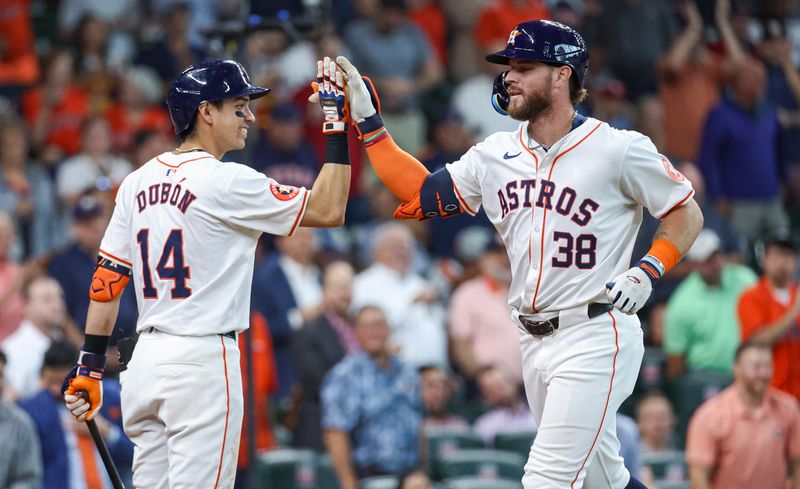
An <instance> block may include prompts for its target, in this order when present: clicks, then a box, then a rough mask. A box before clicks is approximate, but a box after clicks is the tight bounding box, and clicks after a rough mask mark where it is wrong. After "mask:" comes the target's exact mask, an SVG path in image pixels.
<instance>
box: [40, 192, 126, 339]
mask: <svg viewBox="0 0 800 489" xmlns="http://www.w3.org/2000/svg"><path fill="white" fill-rule="evenodd" d="M73 219H74V221H73V223H72V234H73V236H74V238H75V242H74V243H73V244H72V245H70V246H69V247H68V248H66V249H65V250H63V251H61V252H60V253H58V254H57V255H56V256H54V257H53V260H52V261H51V262H50V266H49V267H48V270H47V272H48V274H49V275H50V276H51V277H53V278H54V279H56V280H57V281H58V283H59V284H60V285H61V288H62V289H63V290H64V301H65V302H66V304H67V312H68V313H69V316H70V318H71V319H72V320H73V321H75V323H76V324H77V325H78V327H79V328H80V329H81V330H82V329H83V327H84V325H85V324H86V311H87V310H88V308H89V286H90V285H91V282H92V275H93V274H94V267H95V265H96V263H97V251H98V249H99V248H100V241H102V239H103V232H104V231H105V228H106V224H107V223H108V217H107V213H106V212H105V209H104V208H103V206H102V204H100V202H99V201H98V200H97V199H95V198H94V197H91V196H85V197H82V198H81V199H80V200H79V201H78V204H77V205H76V206H75V209H74V210H73ZM137 317H138V310H137V308H136V297H135V288H134V287H126V288H125V292H123V294H122V299H121V302H120V307H119V316H118V317H117V324H116V327H115V328H114V332H113V334H112V338H113V339H112V341H113V342H114V343H116V340H117V339H119V338H124V337H125V336H130V335H131V334H132V333H133V331H134V330H135V329H136V318H137Z"/></svg>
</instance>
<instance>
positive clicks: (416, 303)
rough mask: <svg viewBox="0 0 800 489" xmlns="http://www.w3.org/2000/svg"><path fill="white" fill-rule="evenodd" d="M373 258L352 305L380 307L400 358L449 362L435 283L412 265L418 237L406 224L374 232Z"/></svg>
mask: <svg viewBox="0 0 800 489" xmlns="http://www.w3.org/2000/svg"><path fill="white" fill-rule="evenodd" d="M373 245H374V247H373V262H372V265H370V267H369V268H367V269H366V270H364V271H363V272H361V273H359V274H358V275H357V276H356V280H355V286H354V288H353V305H354V306H355V307H356V308H358V307H362V306H365V305H377V306H379V307H381V309H383V310H384V311H385V313H386V316H387V318H388V319H389V324H390V325H391V328H392V341H393V342H395V343H396V345H397V347H398V348H399V349H400V351H399V353H398V355H399V356H400V358H401V359H402V360H403V361H404V362H407V363H408V364H409V365H411V366H413V367H421V366H423V365H428V364H433V365H440V366H445V365H447V334H446V332H445V324H444V322H445V318H444V310H443V308H442V307H441V306H440V305H439V303H438V302H437V300H438V297H437V295H436V294H435V293H434V292H433V289H432V287H431V286H430V284H428V282H427V281H426V280H425V279H423V278H422V277H421V276H420V275H417V274H416V273H414V272H413V271H412V269H411V258H412V250H413V246H414V238H413V236H412V235H411V231H409V228H408V227H406V226H405V225H404V224H400V223H388V224H384V225H382V226H381V227H380V228H378V230H377V231H376V232H375V238H374V241H373Z"/></svg>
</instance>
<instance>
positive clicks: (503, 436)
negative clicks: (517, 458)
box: [494, 430, 536, 460]
mask: <svg viewBox="0 0 800 489" xmlns="http://www.w3.org/2000/svg"><path fill="white" fill-rule="evenodd" d="M535 438H536V430H532V431H516V432H513V433H498V435H497V436H496V437H495V439H494V447H495V448H496V449H498V450H505V451H507V452H514V453H518V454H520V455H522V456H523V457H525V460H527V459H528V454H529V453H530V451H531V445H533V440H534V439H535Z"/></svg>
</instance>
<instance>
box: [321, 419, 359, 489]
mask: <svg viewBox="0 0 800 489" xmlns="http://www.w3.org/2000/svg"><path fill="white" fill-rule="evenodd" d="M323 435H324V439H325V446H326V447H327V449H328V455H329V456H330V457H331V463H332V464H333V470H334V472H336V478H337V479H339V486H340V487H341V488H342V489H358V477H357V476H356V471H355V469H354V467H353V459H352V456H351V448H350V437H349V435H348V434H347V433H346V432H344V431H341V430H325V431H324V433H323Z"/></svg>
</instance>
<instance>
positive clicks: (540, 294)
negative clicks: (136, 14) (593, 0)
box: [337, 21, 703, 489]
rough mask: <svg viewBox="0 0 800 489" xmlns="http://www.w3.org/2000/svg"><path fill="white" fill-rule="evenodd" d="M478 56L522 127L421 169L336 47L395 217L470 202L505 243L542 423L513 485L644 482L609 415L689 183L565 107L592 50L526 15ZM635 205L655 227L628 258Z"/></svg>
mask: <svg viewBox="0 0 800 489" xmlns="http://www.w3.org/2000/svg"><path fill="white" fill-rule="evenodd" d="M487 60H488V61H489V62H492V63H499V64H504V65H508V67H509V70H508V71H506V72H505V73H503V74H502V75H500V76H498V78H497V80H496V81H495V85H494V93H493V94H492V97H491V103H492V104H493V105H494V106H495V108H496V109H497V110H498V111H501V112H503V113H507V114H508V115H510V116H511V117H513V118H514V119H517V120H519V121H521V123H520V125H519V128H518V129H517V130H516V131H514V132H498V133H495V134H493V135H491V136H489V137H488V138H487V139H486V140H485V141H483V142H481V143H479V144H477V145H475V146H473V147H472V148H471V149H470V150H469V151H467V153H466V154H465V155H464V156H463V157H462V158H461V159H460V160H458V161H456V162H453V163H450V164H448V165H447V166H446V167H445V168H443V169H441V170H438V171H436V172H434V173H429V172H428V171H427V170H426V169H425V167H424V166H422V165H421V164H420V163H419V162H418V161H417V160H416V159H414V158H413V157H412V156H410V155H408V154H407V153H405V152H404V151H403V150H401V149H400V148H399V147H398V146H397V145H396V144H395V143H394V141H393V140H392V138H391V136H389V134H388V132H387V131H386V128H385V127H384V126H383V121H382V119H381V116H380V104H379V102H378V97H377V94H376V92H375V90H374V88H373V87H372V84H371V82H369V81H368V80H367V82H366V83H365V81H364V80H363V79H362V78H361V76H360V75H359V73H358V71H357V70H356V68H355V67H354V66H353V65H352V64H350V62H349V61H348V60H347V59H346V58H343V57H339V58H338V59H337V62H338V63H339V65H340V66H341V67H342V69H344V71H345V72H346V75H347V84H346V91H347V94H348V97H349V104H350V115H351V117H352V119H353V121H355V122H357V124H358V128H359V134H360V136H361V138H362V140H363V142H364V144H365V146H366V151H367V154H368V156H369V159H370V161H371V163H372V165H373V167H374V168H375V170H376V172H377V174H378V176H379V177H380V179H381V180H382V181H383V182H384V184H385V185H386V186H387V187H388V188H389V189H390V190H391V191H392V192H393V193H394V194H395V195H396V196H397V197H398V198H399V199H400V200H401V201H402V204H401V206H400V207H399V208H398V210H397V211H396V213H395V217H398V218H418V219H428V218H432V217H438V216H450V215H454V214H458V213H462V212H467V213H469V214H475V212H477V211H478V209H479V208H480V207H481V206H483V208H484V210H485V211H486V215H487V216H488V217H489V219H490V220H491V221H492V223H493V224H494V225H495V227H496V228H497V230H498V232H499V233H500V235H501V237H502V239H503V242H504V243H505V246H506V249H507V251H508V256H509V259H510V261H511V267H512V273H513V279H512V284H511V287H510V291H509V304H510V305H511V307H512V310H513V315H514V317H515V319H516V321H517V324H518V326H519V332H520V344H521V348H522V356H523V374H524V381H525V390H526V393H527V396H528V401H529V404H530V406H531V410H532V412H533V415H534V417H535V418H536V421H537V423H538V425H539V431H538V435H537V436H536V439H535V442H534V444H533V447H532V449H531V452H530V456H529V459H528V462H527V463H526V465H525V476H524V477H523V479H522V482H523V485H524V486H525V487H526V488H529V489H534V488H535V489H565V488H570V489H577V488H580V487H583V486H584V484H586V486H587V487H590V488H591V489H603V488H607V489H623V488H643V487H644V486H643V485H642V484H641V483H640V482H639V481H637V480H636V479H634V478H632V477H631V476H630V475H629V473H628V472H627V471H626V470H625V467H624V465H623V460H622V459H621V458H620V456H619V441H618V440H617V438H616V434H615V424H616V423H615V413H616V411H617V409H618V408H619V406H620V404H621V403H622V401H624V400H625V398H627V397H628V395H630V393H631V391H632V390H633V386H634V384H635V381H636V377H637V374H638V371H639V366H640V363H641V359H642V354H643V352H644V347H643V344H642V331H641V328H640V324H639V319H638V318H637V317H636V315H635V313H636V312H637V311H638V310H639V309H640V308H641V307H642V306H643V305H644V303H645V302H646V301H647V299H648V297H649V296H650V293H651V291H652V288H653V285H654V284H655V283H657V282H658V280H659V279H660V278H661V277H662V276H663V274H664V273H666V272H667V271H669V269H670V268H672V267H673V266H674V265H675V264H676V263H677V262H678V261H679V260H680V257H681V255H682V254H683V253H684V252H685V251H686V250H687V249H688V248H689V247H690V245H691V244H692V242H693V241H694V239H695V237H696V235H697V233H698V232H699V230H700V228H701V227H702V221H703V218H702V215H701V213H700V210H699V208H698V206H697V204H696V203H695V202H694V200H693V199H692V195H693V190H692V187H691V185H690V184H689V182H688V181H687V180H686V179H685V178H684V177H683V175H681V174H680V173H679V172H677V171H676V170H675V169H674V168H673V167H672V165H671V164H670V163H669V161H668V160H667V159H666V158H665V157H663V156H662V155H660V154H659V153H658V151H657V150H656V148H655V147H654V146H653V143H652V142H650V140H649V139H648V138H647V137H645V136H643V135H641V134H639V133H636V132H632V131H620V130H616V129H613V128H611V127H609V125H608V124H606V123H604V122H602V121H599V120H596V119H593V118H589V117H584V116H582V115H580V114H578V113H577V112H576V110H575V105H576V104H578V103H579V102H580V101H581V100H582V99H583V98H584V97H585V96H586V91H585V90H584V88H583V87H584V82H585V76H586V70H587V67H588V62H589V54H588V50H587V48H586V45H585V44H584V41H583V39H582V38H581V36H580V35H579V34H578V33H577V32H575V31H574V30H572V29H570V28H569V27H566V26H564V25H562V24H558V23H555V22H549V21H535V22H524V23H522V24H519V25H518V26H516V28H514V29H513V30H512V31H511V33H510V34H509V37H508V43H507V45H506V47H505V49H503V50H502V51H499V52H497V53H494V54H490V55H489V56H487ZM487 95H488V94H487ZM488 102H489V101H488V100H487V103H488ZM644 208H647V209H648V211H649V212H650V213H651V214H653V215H654V216H656V217H658V218H660V219H661V221H662V222H661V226H660V227H659V229H658V231H657V233H656V236H655V240H654V242H653V245H652V248H651V249H650V251H649V252H648V253H647V255H646V256H644V257H642V258H641V260H640V261H639V262H638V264H637V265H636V266H634V267H633V268H630V269H628V267H629V264H630V259H631V250H632V248H633V243H634V239H635V237H636V234H637V231H638V229H639V225H640V223H641V220H642V212H643V209H644Z"/></svg>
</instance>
